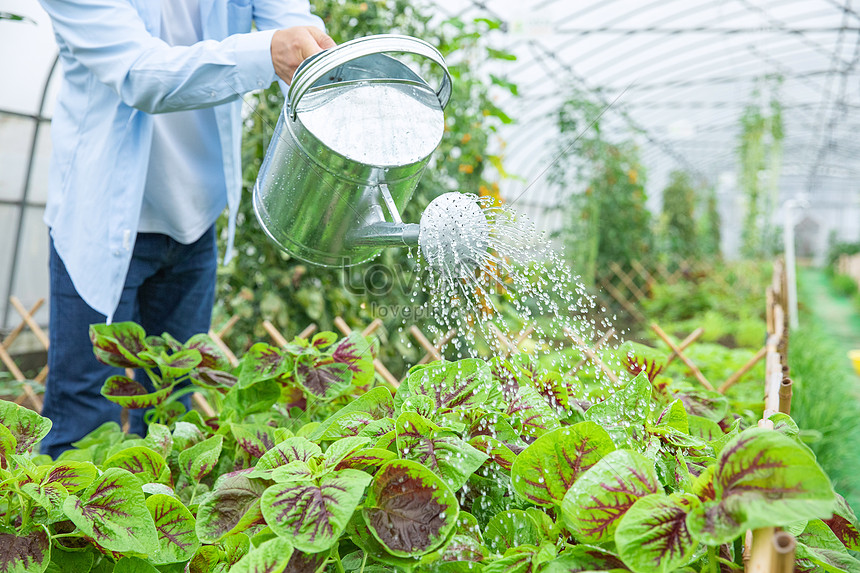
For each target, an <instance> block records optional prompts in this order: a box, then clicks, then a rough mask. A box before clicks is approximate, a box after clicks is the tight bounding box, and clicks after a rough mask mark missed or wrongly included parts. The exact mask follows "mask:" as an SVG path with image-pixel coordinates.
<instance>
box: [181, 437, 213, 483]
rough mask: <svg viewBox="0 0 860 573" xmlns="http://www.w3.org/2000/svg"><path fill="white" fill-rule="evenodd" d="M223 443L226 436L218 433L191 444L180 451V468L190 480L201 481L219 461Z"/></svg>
mask: <svg viewBox="0 0 860 573" xmlns="http://www.w3.org/2000/svg"><path fill="white" fill-rule="evenodd" d="M223 445H224V436H221V435H216V436H212V437H211V438H208V439H206V440H203V441H202V442H200V443H199V444H195V445H193V446H191V447H190V448H188V449H187V450H184V451H182V452H180V453H179V469H180V470H182V473H183V474H185V476H186V477H187V478H188V479H189V480H190V481H192V482H199V481H200V480H201V479H203V476H205V475H206V474H208V473H209V472H210V471H212V468H214V467H215V464H217V463H218V458H219V457H220V456H221V448H222V446H223Z"/></svg>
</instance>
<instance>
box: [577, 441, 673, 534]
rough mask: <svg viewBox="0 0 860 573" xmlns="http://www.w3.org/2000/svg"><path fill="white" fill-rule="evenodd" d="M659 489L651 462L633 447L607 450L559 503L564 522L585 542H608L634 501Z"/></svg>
mask: <svg viewBox="0 0 860 573" xmlns="http://www.w3.org/2000/svg"><path fill="white" fill-rule="evenodd" d="M658 492H662V487H661V486H660V480H659V479H658V477H657V472H656V471H655V469H654V462H652V461H651V460H649V459H648V458H646V457H645V456H643V455H642V454H640V453H639V452H636V451H633V450H616V451H614V452H610V453H609V454H607V455H606V457H604V458H603V459H601V460H600V461H598V462H597V463H596V464H595V465H594V466H592V467H591V468H590V469H588V470H587V471H585V472H584V473H583V474H582V475H581V476H580V478H579V479H578V480H576V482H575V483H574V484H573V487H571V488H570V490H568V492H567V494H566V495H565V496H564V500H563V502H562V504H561V511H562V516H563V517H564V522H565V523H566V524H567V525H568V527H570V529H571V531H573V533H574V534H575V535H576V537H577V539H579V540H580V541H583V542H586V543H603V542H605V541H611V540H612V536H613V534H614V533H615V529H616V528H617V527H618V523H619V521H620V520H621V518H622V517H623V516H624V514H625V513H626V512H627V510H629V509H630V506H632V505H633V504H634V503H635V502H636V501H637V500H639V499H641V498H643V497H645V496H647V495H649V494H653V493H658Z"/></svg>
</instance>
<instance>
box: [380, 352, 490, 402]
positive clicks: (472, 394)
mask: <svg viewBox="0 0 860 573" xmlns="http://www.w3.org/2000/svg"><path fill="white" fill-rule="evenodd" d="M404 386H405V387H404ZM491 387H492V376H491V374H490V368H489V366H487V363H486V362H484V361H483V360H479V359H477V358H466V359H463V360H458V361H456V362H443V361H440V362H433V363H431V364H428V365H427V366H426V367H424V368H421V369H420V370H415V371H412V372H411V373H410V374H409V376H408V377H407V378H406V381H405V382H404V384H403V385H401V386H400V389H399V390H398V392H397V395H396V396H395V399H394V403H395V405H397V406H398V407H399V406H400V405H401V404H402V403H403V401H404V399H405V398H406V397H408V396H415V395H423V396H429V397H430V398H432V399H433V401H434V403H435V405H436V410H437V411H438V412H439V413H440V414H443V413H445V412H447V411H450V410H453V409H454V408H471V407H475V406H480V405H481V404H483V403H484V402H486V400H487V398H488V397H489V393H490V389H491Z"/></svg>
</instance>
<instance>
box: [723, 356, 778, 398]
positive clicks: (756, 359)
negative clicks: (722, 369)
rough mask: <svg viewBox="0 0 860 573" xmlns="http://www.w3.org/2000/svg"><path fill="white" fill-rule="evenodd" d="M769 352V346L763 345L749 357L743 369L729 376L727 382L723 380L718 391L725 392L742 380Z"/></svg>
mask: <svg viewBox="0 0 860 573" xmlns="http://www.w3.org/2000/svg"><path fill="white" fill-rule="evenodd" d="M766 354H767V346H762V347H761V348H760V349H759V351H758V352H756V353H755V356H753V357H752V358H750V359H749V362H747V363H746V364H744V365H743V366H741V369H740V370H738V371H737V372H735V373H734V374H732V375H731V376H729V377H728V378H727V379H726V381H725V382H723V383H722V384H721V385H720V387H719V388H717V392H719V393H720V394H725V393H726V390H728V389H729V388H731V387H732V386H734V385H735V383H736V382H737V381H738V380H740V379H741V378H742V377H743V375H744V374H746V373H747V372H749V371H750V370H752V369H753V366H755V365H756V364H758V363H759V362H760V361H761V359H762V358H764V357H765V355H766Z"/></svg>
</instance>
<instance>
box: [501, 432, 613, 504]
mask: <svg viewBox="0 0 860 573" xmlns="http://www.w3.org/2000/svg"><path fill="white" fill-rule="evenodd" d="M614 449H615V445H614V444H613V443H612V440H611V439H610V438H609V434H607V433H606V431H605V430H604V429H603V428H601V427H600V426H598V425H597V424H595V423H594V422H580V423H578V424H574V425H573V426H569V427H565V428H559V429H557V430H554V431H552V432H550V433H548V434H544V435H543V436H541V437H540V438H538V439H537V440H535V442H534V443H533V444H531V445H530V446H529V447H527V448H526V449H525V450H524V451H523V452H522V453H521V454H520V455H519V456H517V459H516V461H514V465H513V468H512V469H511V482H512V483H513V486H514V491H516V492H517V493H518V494H519V495H520V496H521V497H523V498H525V499H527V500H529V501H530V502H532V503H534V504H536V505H542V506H551V505H559V504H561V502H562V499H564V496H565V494H566V493H567V490H568V489H570V486H572V485H573V484H574V482H575V481H576V480H577V478H578V477H579V476H580V475H582V474H583V472H585V471H586V470H588V469H589V468H590V467H592V466H593V465H594V464H596V463H597V462H598V461H600V459H601V458H602V457H603V456H605V455H606V454H608V453H609V452H611V451H613V450H614Z"/></svg>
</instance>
